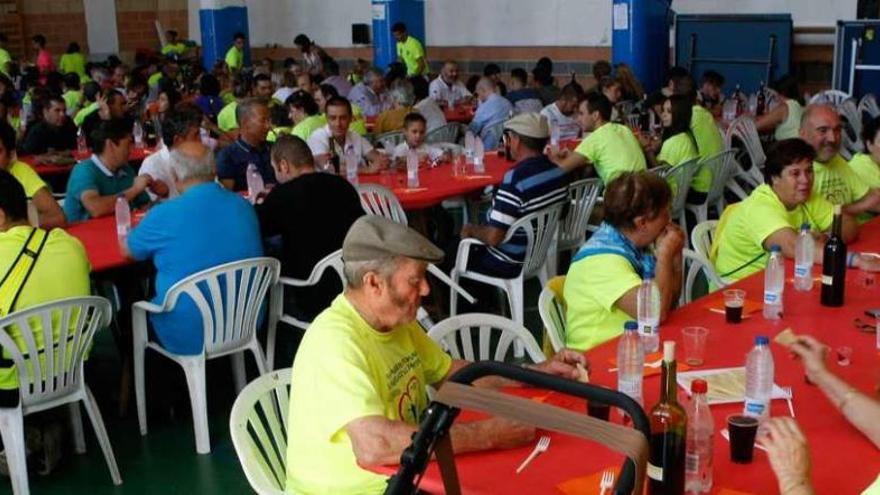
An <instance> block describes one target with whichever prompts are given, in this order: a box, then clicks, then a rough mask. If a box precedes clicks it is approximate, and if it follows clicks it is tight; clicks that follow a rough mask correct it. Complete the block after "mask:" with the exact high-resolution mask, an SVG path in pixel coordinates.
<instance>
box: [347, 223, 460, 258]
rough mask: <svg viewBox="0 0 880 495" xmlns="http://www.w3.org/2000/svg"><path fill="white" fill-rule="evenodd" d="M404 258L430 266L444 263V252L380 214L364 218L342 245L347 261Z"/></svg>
mask: <svg viewBox="0 0 880 495" xmlns="http://www.w3.org/2000/svg"><path fill="white" fill-rule="evenodd" d="M389 256H404V257H406V258H412V259H415V260H419V261H425V262H428V263H439V262H440V261H442V260H443V250H442V249H440V248H438V247H437V246H435V245H434V244H433V243H431V241H429V240H428V239H426V238H425V237H424V236H422V235H421V234H419V233H418V232H416V231H415V230H413V229H411V228H409V227H407V226H406V225H403V224H402V223H397V222H394V221H392V220H388V219H387V218H385V217H380V216H377V215H364V216H362V217H360V218H359V219H358V220H357V221H356V222H354V224H353V225H352V226H351V228H350V229H348V234H346V235H345V240H344V241H343V242H342V259H343V260H344V261H373V260H378V259H381V258H386V257H389Z"/></svg>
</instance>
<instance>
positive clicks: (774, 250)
mask: <svg viewBox="0 0 880 495" xmlns="http://www.w3.org/2000/svg"><path fill="white" fill-rule="evenodd" d="M770 252H771V253H779V252H782V248H781V247H779V244H774V245H772V246H770Z"/></svg>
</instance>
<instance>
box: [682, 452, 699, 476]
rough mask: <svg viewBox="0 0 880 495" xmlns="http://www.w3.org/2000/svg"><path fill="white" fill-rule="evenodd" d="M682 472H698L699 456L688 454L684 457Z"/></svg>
mask: <svg viewBox="0 0 880 495" xmlns="http://www.w3.org/2000/svg"><path fill="white" fill-rule="evenodd" d="M684 470H685V472H687V473H696V472H698V471H699V470H700V454H698V453H696V452H692V453H688V454H687V455H685V457H684Z"/></svg>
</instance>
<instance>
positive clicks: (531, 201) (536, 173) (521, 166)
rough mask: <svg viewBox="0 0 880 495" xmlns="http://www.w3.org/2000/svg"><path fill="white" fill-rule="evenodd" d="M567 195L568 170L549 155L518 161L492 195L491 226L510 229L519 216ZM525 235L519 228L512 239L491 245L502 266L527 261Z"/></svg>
mask: <svg viewBox="0 0 880 495" xmlns="http://www.w3.org/2000/svg"><path fill="white" fill-rule="evenodd" d="M567 198H568V179H567V177H566V174H565V171H564V170H563V169H561V168H559V167H558V166H556V164H554V163H553V162H551V161H550V160H549V159H548V158H547V157H546V156H544V155H540V156H535V157H532V158H527V159H525V160H523V161H521V162H519V163H518V164H517V165H516V166H515V167H514V168H512V169H510V170H509V171H508V172H507V173H506V174H504V180H503V181H502V183H501V185H500V186H499V188H498V192H496V193H495V197H494V198H492V208H491V209H490V210H489V212H488V220H489V225H490V226H492V227H496V228H499V229H503V230H505V231H507V230H508V229H510V226H511V225H513V224H514V222H516V221H517V220H519V219H520V218H522V217H524V216H526V215H528V214H529V213H534V212H536V211H538V210H540V209H542V208H545V207H547V206H550V205H553V204H556V203H560V202H563V201H565V200H566V199H567ZM525 251H526V235H525V233H524V232H523V231H522V230H520V231H518V232H517V233H516V234H515V235H514V236H513V237H511V238H510V240H509V241H507V242H505V243H502V244H499V245H498V246H497V247H490V248H489V253H490V254H491V255H492V261H493V262H497V263H499V264H502V265H508V266H509V265H521V264H522V262H523V261H524V260H525Z"/></svg>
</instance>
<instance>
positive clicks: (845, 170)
mask: <svg viewBox="0 0 880 495" xmlns="http://www.w3.org/2000/svg"><path fill="white" fill-rule="evenodd" d="M869 189H870V188H869V187H868V185H867V184H866V183H865V182H864V181H862V180H861V178H860V177H859V176H858V175H857V174H856V172H855V171H854V170H853V169H852V168H850V166H849V164H848V163H847V162H846V160H844V159H843V157H842V156H840V155H839V154H838V155H834V158H832V159H831V160H829V161H828V162H827V163H820V162H813V194H816V195H819V196H821V197H823V198H825V199H827V200H828V201H830V202H832V203H834V204H841V205H848V204H850V203H855V202H856V201H858V200H860V199H862V198H863V197H864V196H865V194H868V190H869Z"/></svg>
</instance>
